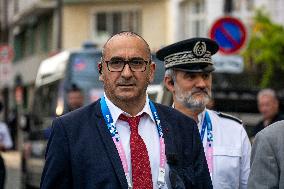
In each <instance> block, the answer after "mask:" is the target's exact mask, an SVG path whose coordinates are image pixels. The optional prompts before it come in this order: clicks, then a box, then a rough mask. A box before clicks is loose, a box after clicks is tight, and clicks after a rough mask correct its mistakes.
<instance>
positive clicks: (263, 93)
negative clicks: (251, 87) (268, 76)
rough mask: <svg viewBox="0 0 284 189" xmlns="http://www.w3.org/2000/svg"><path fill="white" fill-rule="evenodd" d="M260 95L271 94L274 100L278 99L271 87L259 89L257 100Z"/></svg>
mask: <svg viewBox="0 0 284 189" xmlns="http://www.w3.org/2000/svg"><path fill="white" fill-rule="evenodd" d="M262 96H271V97H272V98H274V99H275V100H278V98H277V95H276V92H275V91H274V90H273V89H269V88H267V89H262V90H260V91H259V92H258V94H257V100H259V98H260V97H262Z"/></svg>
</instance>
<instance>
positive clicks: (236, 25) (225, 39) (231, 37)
mask: <svg viewBox="0 0 284 189" xmlns="http://www.w3.org/2000/svg"><path fill="white" fill-rule="evenodd" d="M210 38H211V39H213V40H215V41H216V42H217V43H218V45H219V51H220V52H221V53H223V54H236V53H237V52H238V51H239V50H240V49H241V48H242V46H243V45H244V43H245V40H246V30H245V26H244V25H243V23H242V22H241V21H240V20H238V19H236V18H233V17H223V18H220V19H218V20H217V21H215V23H214V24H213V26H212V28H211V30H210Z"/></svg>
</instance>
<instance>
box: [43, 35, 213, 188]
mask: <svg viewBox="0 0 284 189" xmlns="http://www.w3.org/2000/svg"><path fill="white" fill-rule="evenodd" d="M101 60H102V61H101V63H99V65H98V68H99V73H100V76H99V79H100V80H101V81H102V82H103V84H104V91H105V94H104V96H103V97H102V98H101V99H100V100H98V101H96V102H94V103H92V104H90V105H88V106H85V107H83V108H81V109H78V110H77V111H73V112H70V113H68V114H65V115H64V116H62V117H59V118H57V119H56V120H54V122H53V132H52V134H51V137H50V139H49V142H48V146H47V153H46V164H45V166H44V170H43V174H42V180H41V188H42V189H52V188H69V189H72V188H85V189H88V188H90V189H94V188H97V189H118V188H134V189H142V188H143V189H158V188H160V189H166V188H172V189H175V188H180V189H189V188H196V189H198V188H200V189H201V188H202V189H205V188H206V189H208V188H209V189H210V188H212V183H211V180H210V175H209V172H208V168H207V164H206V159H205V155H204V151H203V147H202V143H201V140H200V136H199V133H198V130H197V126H196V123H195V121H194V120H192V119H191V118H189V117H187V116H185V115H183V114H182V113H180V112H178V111H176V110H174V109H173V108H171V107H166V106H163V105H160V104H156V103H154V102H152V101H150V100H149V97H148V96H147V93H146V90H147V86H148V85H149V83H150V82H152V81H153V79H154V71H155V68H156V65H155V63H154V62H152V60H151V52H150V49H149V45H148V44H147V42H146V41H145V40H144V39H143V38H142V37H140V36H139V35H137V34H135V33H133V32H121V33H118V34H116V35H114V36H113V37H111V38H110V39H109V40H108V41H107V42H106V44H105V45H104V48H103V53H102V59H101Z"/></svg>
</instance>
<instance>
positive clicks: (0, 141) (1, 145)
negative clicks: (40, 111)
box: [0, 99, 13, 189]
mask: <svg viewBox="0 0 284 189" xmlns="http://www.w3.org/2000/svg"><path fill="white" fill-rule="evenodd" d="M2 108H3V103H2V102H1V99H0V113H1V112H2ZM12 146H13V143H12V139H11V136H10V133H9V130H8V127H7V125H6V123H4V122H2V121H0V151H1V152H3V151H6V150H8V149H10V148H12ZM5 178H6V168H5V162H4V160H3V158H2V155H1V153H0V189H4V185H5Z"/></svg>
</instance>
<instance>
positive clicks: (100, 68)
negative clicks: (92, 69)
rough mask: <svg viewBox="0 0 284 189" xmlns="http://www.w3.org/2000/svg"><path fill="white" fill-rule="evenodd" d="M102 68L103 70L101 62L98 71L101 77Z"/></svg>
mask: <svg viewBox="0 0 284 189" xmlns="http://www.w3.org/2000/svg"><path fill="white" fill-rule="evenodd" d="M102 68H103V66H102V63H101V62H100V63H98V71H99V74H100V75H101V74H102Z"/></svg>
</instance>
